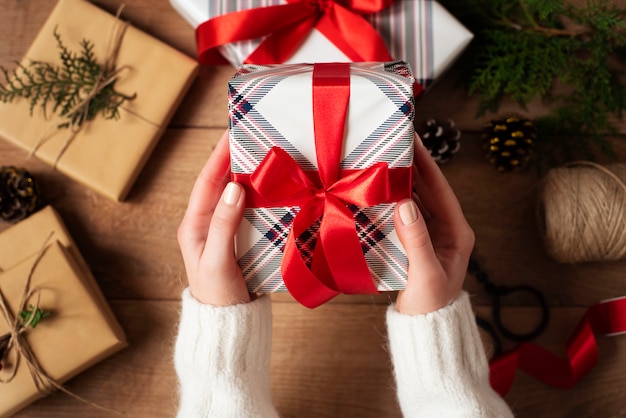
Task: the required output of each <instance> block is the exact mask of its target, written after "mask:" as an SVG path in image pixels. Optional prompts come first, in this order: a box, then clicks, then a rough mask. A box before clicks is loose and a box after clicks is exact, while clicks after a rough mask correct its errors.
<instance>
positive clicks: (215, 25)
mask: <svg viewBox="0 0 626 418" xmlns="http://www.w3.org/2000/svg"><path fill="white" fill-rule="evenodd" d="M391 3H393V0H335V1H333V0H287V4H284V5H278V6H269V7H258V8H255V9H250V10H242V11H238V12H233V13H228V14H225V15H222V16H217V17H215V18H213V19H209V20H207V21H206V22H204V23H202V24H201V25H200V26H198V28H197V29H196V42H197V47H198V61H200V62H201V63H203V64H206V65H215V64H223V63H224V62H225V61H224V58H223V57H222V56H221V55H220V54H219V52H218V51H217V49H216V48H217V47H219V46H221V45H225V44H228V43H231V42H237V41H244V40H249V39H257V38H261V37H264V36H267V37H266V38H265V39H264V40H263V42H261V44H260V45H259V47H258V48H257V49H256V50H255V51H254V52H253V53H252V54H250V56H249V57H248V58H247V59H246V63H248V64H280V63H283V62H285V61H286V60H287V59H288V58H289V57H290V56H291V55H293V53H294V52H295V51H296V50H297V48H298V47H299V46H300V45H301V44H302V42H303V41H304V40H305V38H306V36H307V35H308V34H309V32H310V31H311V30H312V29H313V28H316V29H317V30H319V31H320V32H321V33H323V34H324V36H326V37H327V38H328V39H329V40H330V41H332V42H333V44H335V45H336V46H337V47H338V48H339V49H340V50H341V51H343V53H344V54H345V55H346V56H347V57H348V58H350V60H352V61H391V60H392V58H391V56H390V55H389V52H388V50H387V46H386V45H385V42H384V41H383V40H382V38H381V37H380V35H379V34H378V33H377V32H376V31H375V30H374V28H373V27H372V25H371V24H370V23H369V22H368V21H367V20H366V19H365V18H364V17H363V16H362V15H361V14H370V13H375V12H378V11H381V10H383V9H385V8H387V7H389V6H390V5H391ZM268 35H269V36H268Z"/></svg>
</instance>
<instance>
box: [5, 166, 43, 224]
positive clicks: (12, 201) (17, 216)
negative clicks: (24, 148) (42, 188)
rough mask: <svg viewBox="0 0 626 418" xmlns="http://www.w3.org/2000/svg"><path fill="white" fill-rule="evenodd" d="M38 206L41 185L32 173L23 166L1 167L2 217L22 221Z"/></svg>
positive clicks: (11, 220)
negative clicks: (38, 184)
mask: <svg viewBox="0 0 626 418" xmlns="http://www.w3.org/2000/svg"><path fill="white" fill-rule="evenodd" d="M38 206H39V187H38V186H37V183H36V182H35V179H34V178H33V177H32V176H31V175H30V173H29V172H28V171H26V170H24V169H23V168H16V167H13V166H3V167H0V219H2V220H4V221H7V222H18V221H21V220H22V219H24V218H26V217H27V216H29V215H30V214H32V213H33V212H35V211H36V210H37V208H38Z"/></svg>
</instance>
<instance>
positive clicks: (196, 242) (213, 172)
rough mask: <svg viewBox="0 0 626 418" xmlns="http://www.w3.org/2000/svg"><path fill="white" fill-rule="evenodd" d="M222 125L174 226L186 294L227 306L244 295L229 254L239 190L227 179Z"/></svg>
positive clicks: (240, 212)
mask: <svg viewBox="0 0 626 418" xmlns="http://www.w3.org/2000/svg"><path fill="white" fill-rule="evenodd" d="M228 150H229V148H228V131H226V132H225V133H224V134H223V135H222V137H221V139H220V141H219V143H218V144H217V146H216V147H215V150H214V151H213V153H212V154H211V157H210V158H209V160H208V161H207V163H206V164H205V166H204V168H203V169H202V171H201V172H200V175H199V176H198V179H197V180H196V183H195V184H194V187H193V190H192V192H191V196H190V197H189V206H188V207H187V212H186V213H185V216H184V218H183V220H182V222H181V224H180V226H179V228H178V244H179V245H180V249H181V251H182V254H183V260H184V262H185V269H186V271H187V278H188V280H189V288H190V290H191V294H192V295H193V296H194V297H195V298H196V299H197V300H198V301H200V302H202V303H207V304H211V305H215V306H228V305H234V304H237V303H245V302H249V301H250V294H249V293H248V290H247V289H246V285H245V282H244V280H243V277H242V275H241V270H240V269H239V266H238V265H237V261H236V260H235V254H234V238H235V233H236V232H237V228H238V227H239V224H240V223H241V218H242V217H243V209H244V202H245V196H244V190H243V188H242V187H241V186H240V185H239V184H237V183H232V182H230V183H229V178H230V158H229V151H228Z"/></svg>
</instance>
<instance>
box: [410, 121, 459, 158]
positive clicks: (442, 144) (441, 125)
mask: <svg viewBox="0 0 626 418" xmlns="http://www.w3.org/2000/svg"><path fill="white" fill-rule="evenodd" d="M417 133H418V134H419V136H420V138H422V142H423V143H424V146H425V147H426V148H427V149H428V150H429V151H430V155H431V156H432V157H433V160H435V161H437V163H439V164H443V163H446V162H448V161H449V160H450V159H451V158H452V156H453V155H454V154H456V153H457V152H458V151H459V149H461V141H460V139H461V131H459V130H458V129H457V128H456V126H455V124H454V121H453V120H452V119H448V120H447V121H441V120H438V119H428V120H427V121H426V122H425V123H424V125H423V126H422V127H421V128H418V130H417Z"/></svg>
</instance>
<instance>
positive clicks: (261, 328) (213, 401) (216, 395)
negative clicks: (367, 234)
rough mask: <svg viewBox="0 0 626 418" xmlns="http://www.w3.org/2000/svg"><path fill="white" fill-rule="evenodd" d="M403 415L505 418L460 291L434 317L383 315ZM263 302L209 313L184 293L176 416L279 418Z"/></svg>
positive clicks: (211, 309)
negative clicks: (178, 394)
mask: <svg viewBox="0 0 626 418" xmlns="http://www.w3.org/2000/svg"><path fill="white" fill-rule="evenodd" d="M387 330H388V335H389V346H390V352H391V360H392V362H393V366H394V372H395V377H396V384H397V393H398V400H399V402H400V407H401V409H402V413H403V415H404V416H405V417H407V418H413V417H428V418H432V417H463V418H473V417H494V418H495V417H497V418H506V417H512V416H513V415H512V413H511V411H510V409H509V408H508V406H507V405H506V403H505V402H504V401H503V400H502V398H500V397H499V396H498V395H497V394H496V393H495V392H494V391H493V390H492V389H491V387H490V386H489V367H488V364H487V358H486V356H485V353H484V350H483V346H482V342H481V340H480V336H479V334H478V329H477V327H476V323H475V322H474V314H473V312H472V308H471V305H470V301H469V296H468V295H467V293H465V292H464V293H463V294H462V295H461V296H460V297H459V298H458V299H457V300H455V301H454V302H453V303H451V304H450V305H448V306H446V307H445V308H442V309H440V310H439V311H436V312H433V313H430V314H426V315H416V316H408V315H403V314H401V313H399V312H398V311H396V309H395V307H394V306H393V305H392V306H390V307H389V309H388V310H387ZM271 333H272V312H271V302H270V298H269V297H260V298H258V299H257V300H255V301H253V302H250V303H247V304H241V305H235V306H227V307H214V306H211V305H203V304H201V303H200V302H198V301H196V300H195V299H194V298H193V297H192V296H191V294H190V292H189V290H188V289H187V290H185V291H184V292H183V295H182V314H181V319H180V325H179V329H178V337H177V340H176V349H175V354H174V363H175V367H176V372H177V374H178V378H179V381H180V405H179V411H178V417H180V418H201V417H202V418H204V417H218V418H235V417H237V418H254V417H264V418H265V417H278V414H277V412H276V410H275V409H274V406H273V404H272V400H271V394H270V379H269V363H270V352H271V337H272V334H271Z"/></svg>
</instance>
